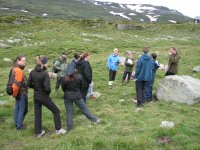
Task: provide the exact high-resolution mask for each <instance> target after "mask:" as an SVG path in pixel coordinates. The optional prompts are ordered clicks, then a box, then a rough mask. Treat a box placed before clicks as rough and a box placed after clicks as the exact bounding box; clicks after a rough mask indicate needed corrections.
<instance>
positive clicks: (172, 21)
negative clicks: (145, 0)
mask: <svg viewBox="0 0 200 150" xmlns="http://www.w3.org/2000/svg"><path fill="white" fill-rule="evenodd" d="M168 21H169V22H171V23H176V21H174V20H168Z"/></svg>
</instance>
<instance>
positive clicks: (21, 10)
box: [20, 10, 28, 13]
mask: <svg viewBox="0 0 200 150" xmlns="http://www.w3.org/2000/svg"><path fill="white" fill-rule="evenodd" d="M20 11H21V12H25V13H27V12H28V11H27V10H20Z"/></svg>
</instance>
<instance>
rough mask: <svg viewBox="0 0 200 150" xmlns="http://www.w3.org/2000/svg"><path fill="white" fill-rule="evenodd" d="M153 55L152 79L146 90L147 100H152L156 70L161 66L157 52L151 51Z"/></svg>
mask: <svg viewBox="0 0 200 150" xmlns="http://www.w3.org/2000/svg"><path fill="white" fill-rule="evenodd" d="M151 57H152V59H153V61H152V63H153V70H152V79H151V80H150V81H148V82H147V83H146V92H145V101H146V102H150V101H152V98H153V97H152V90H153V84H154V78H155V74H156V70H157V69H158V68H159V67H160V64H159V62H158V61H157V60H156V58H157V54H156V53H151Z"/></svg>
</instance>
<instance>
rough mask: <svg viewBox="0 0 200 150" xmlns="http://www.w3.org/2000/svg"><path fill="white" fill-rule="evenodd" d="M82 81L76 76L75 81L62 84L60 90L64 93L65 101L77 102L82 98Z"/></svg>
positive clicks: (78, 75) (64, 81)
mask: <svg viewBox="0 0 200 150" xmlns="http://www.w3.org/2000/svg"><path fill="white" fill-rule="evenodd" d="M82 85H83V80H82V77H81V75H80V74H77V75H76V78H75V80H73V81H66V80H63V82H62V90H63V92H64V93H65V94H64V97H65V99H70V100H79V99H81V98H82V96H81V90H82Z"/></svg>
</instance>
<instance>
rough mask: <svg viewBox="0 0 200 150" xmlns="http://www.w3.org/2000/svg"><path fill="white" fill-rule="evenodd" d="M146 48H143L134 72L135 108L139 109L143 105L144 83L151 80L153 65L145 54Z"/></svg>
mask: <svg viewBox="0 0 200 150" xmlns="http://www.w3.org/2000/svg"><path fill="white" fill-rule="evenodd" d="M148 51H149V48H148V47H144V48H143V54H142V56H141V57H140V58H139V59H138V61H137V65H136V71H135V76H134V78H135V80H136V82H135V84H136V94H137V106H138V107H141V106H142V105H143V104H144V103H145V87H146V82H147V81H150V80H152V70H153V63H152V59H151V57H150V56H149V55H148V54H147V53H148Z"/></svg>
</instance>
